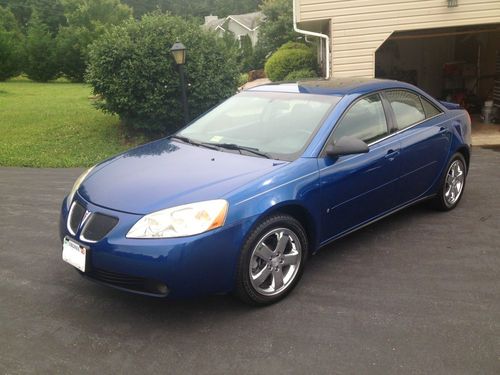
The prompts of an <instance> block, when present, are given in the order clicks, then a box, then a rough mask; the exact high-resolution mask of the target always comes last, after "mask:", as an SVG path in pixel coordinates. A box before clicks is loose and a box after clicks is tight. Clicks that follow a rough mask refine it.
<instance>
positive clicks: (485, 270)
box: [0, 149, 500, 374]
mask: <svg viewBox="0 0 500 375" xmlns="http://www.w3.org/2000/svg"><path fill="white" fill-rule="evenodd" d="M79 173H80V170H77V169H21V168H0V374H3V373H7V374H17V373H23V374H24V373H50V374H57V373H64V374H68V373H93V374H96V373H99V374H103V373H137V374H139V373H141V374H142V373H186V374H190V373H201V374H203V373H233V374H235V373H237V374H246V373H248V374H250V373H252V374H273V373H275V374H276V373H296V374H304V373H309V374H313V373H314V374H315V373H324V374H327V373H328V374H331V373H338V374H366V373H370V374H388V373H398V374H401V373H412V374H413V373H415V374H419V373H421V374H473V373H477V374H499V373H500V199H499V192H500V152H498V151H495V150H486V149H475V150H474V154H473V161H472V166H471V170H470V173H469V179H468V185H467V186H466V191H465V196H464V198H463V200H462V202H461V203H460V205H459V207H458V208H457V209H456V210H454V211H453V212H450V213H437V212H434V211H432V210H429V209H428V208H426V207H425V206H422V205H420V206H416V207H413V208H409V209H407V210H404V211H402V212H400V213H398V214H396V215H394V216H392V217H390V218H387V219H385V220H383V221H381V222H378V223H376V224H374V225H372V226H370V227H367V228H365V229H363V230H361V231H359V232H357V233H355V234H352V235H350V236H349V237H346V238H344V239H342V240H340V241H337V242H336V243H334V244H333V245H331V246H329V247H328V248H325V249H324V250H322V251H321V252H320V253H319V254H318V255H316V256H315V257H313V258H312V259H311V260H310V262H309V264H308V267H307V269H306V273H305V275H304V278H303V279H302V282H301V285H299V287H298V288H297V289H296V290H295V292H294V293H292V294H291V295H290V296H289V298H287V299H286V300H284V301H283V302H281V303H279V304H276V305H274V306H270V307H267V308H262V309H255V308H250V307H247V306H245V305H242V304H240V303H239V302H238V301H237V300H234V299H232V298H231V297H228V296H212V297H207V298H203V299H198V300H190V301H164V300H158V299H152V298H146V297H141V296H135V295H130V294H125V293H122V292H119V291H115V290H112V289H109V288H105V287H102V286H100V285H97V284H94V283H91V282H88V281H86V280H84V279H83V278H81V277H80V276H79V275H78V274H77V273H76V272H75V271H74V270H73V269H72V268H71V266H69V265H67V264H65V263H63V262H62V260H61V259H60V258H61V249H60V246H61V245H60V243H59V239H58V237H57V220H58V211H59V205H60V202H61V200H62V199H63V196H64V195H65V194H66V193H67V191H68V190H69V189H70V187H71V184H72V182H73V180H74V179H75V178H76V177H77V176H78V174H79Z"/></svg>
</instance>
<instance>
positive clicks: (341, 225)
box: [318, 94, 400, 241]
mask: <svg viewBox="0 0 500 375" xmlns="http://www.w3.org/2000/svg"><path fill="white" fill-rule="evenodd" d="M385 106H386V105H384V103H383V101H382V97H381V96H380V95H379V94H371V95H367V96H364V97H362V98H360V99H358V100H357V101H356V102H355V103H354V104H353V105H351V107H350V108H349V109H347V110H346V112H345V113H344V115H343V116H342V118H341V119H340V121H339V123H338V124H337V125H336V126H335V129H334V131H333V133H332V135H331V136H330V139H329V140H328V142H327V144H331V143H335V141H336V140H338V139H340V138H341V137H342V136H353V137H356V138H358V139H361V140H362V141H364V142H366V143H367V144H369V146H370V147H369V148H370V150H369V152H368V153H366V154H357V155H345V156H340V157H336V158H332V157H329V156H326V155H321V156H320V158H319V159H318V163H319V169H320V181H321V206H322V212H323V214H322V217H323V222H322V224H323V225H322V241H326V240H328V239H330V238H332V237H335V236H337V235H339V234H342V233H343V232H346V231H348V230H350V229H352V228H354V227H356V226H359V225H361V224H363V223H365V222H367V221H370V220H372V219H373V218H375V217H376V216H378V215H380V214H382V213H384V212H386V211H388V210H390V209H391V208H392V207H394V205H395V204H396V201H397V199H396V197H395V193H396V183H397V179H398V177H399V148H400V146H399V141H398V140H397V139H396V137H389V127H388V122H387V118H386V114H385V110H384V107H385Z"/></svg>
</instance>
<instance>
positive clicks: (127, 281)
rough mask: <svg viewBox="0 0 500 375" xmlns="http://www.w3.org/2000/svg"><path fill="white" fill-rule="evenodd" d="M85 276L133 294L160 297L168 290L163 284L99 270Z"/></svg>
mask: <svg viewBox="0 0 500 375" xmlns="http://www.w3.org/2000/svg"><path fill="white" fill-rule="evenodd" d="M85 275H86V276H88V277H90V278H92V279H95V280H98V281H101V282H103V283H106V284H110V285H112V286H116V287H119V288H124V289H127V290H131V291H135V292H140V293H147V294H153V295H157V296H160V297H164V296H166V295H167V294H168V288H167V286H166V285H165V284H164V283H162V282H159V281H156V280H152V279H147V278H144V277H137V276H130V275H125V274H122V273H117V272H110V271H105V270H102V269H99V268H93V269H92V270H91V271H90V272H88V273H86V274H85Z"/></svg>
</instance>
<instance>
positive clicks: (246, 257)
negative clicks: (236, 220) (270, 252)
mask: <svg viewBox="0 0 500 375" xmlns="http://www.w3.org/2000/svg"><path fill="white" fill-rule="evenodd" d="M276 228H287V229H289V230H291V231H293V232H294V233H295V234H296V235H297V237H298V239H299V241H300V245H301V247H302V254H301V262H300V265H299V270H298V271H297V274H296V275H295V279H294V280H293V281H292V284H290V286H288V288H286V289H285V290H284V291H283V292H281V293H279V294H277V295H275V296H265V295H262V294H260V293H259V292H257V291H256V290H255V289H254V287H253V285H252V283H251V281H250V274H249V272H248V270H249V265H250V260H251V255H252V251H253V249H254V247H255V246H256V245H257V242H258V241H259V240H260V239H261V238H262V236H263V235H265V234H266V233H267V232H269V231H271V230H273V229H276ZM308 252H309V242H308V239H307V234H306V232H305V230H304V228H303V226H302V225H301V224H300V223H299V222H298V221H297V220H296V219H295V218H293V217H292V216H289V215H284V214H276V215H273V216H269V217H267V218H266V219H264V220H262V221H260V222H259V224H257V226H256V227H255V228H254V229H253V230H252V231H251V232H250V234H249V236H248V238H247V239H246V241H245V243H244V245H243V247H242V249H241V253H240V259H239V263H238V270H237V276H236V289H235V292H236V295H237V296H238V297H239V298H240V299H242V300H243V301H244V302H246V303H249V304H251V305H257V306H264V305H269V304H272V303H275V302H278V301H279V300H281V299H283V298H285V297H286V296H287V295H288V294H289V293H290V292H291V291H292V290H293V289H294V288H295V286H296V285H297V283H298V282H299V280H300V278H301V277H302V274H303V271H304V266H305V262H306V260H307V256H308Z"/></svg>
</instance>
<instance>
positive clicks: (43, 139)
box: [0, 78, 135, 167]
mask: <svg viewBox="0 0 500 375" xmlns="http://www.w3.org/2000/svg"><path fill="white" fill-rule="evenodd" d="M90 95H91V90H90V87H89V86H87V85H84V84H75V83H68V82H63V81H56V82H52V83H35V82H31V81H29V80H27V79H22V78H18V79H14V80H11V81H8V82H0V165H3V166H24V167H83V166H90V165H93V164H95V163H97V162H98V161H101V160H103V159H105V158H107V157H109V156H111V155H114V154H116V153H119V152H121V151H123V150H126V149H127V148H130V147H132V146H134V145H135V144H134V142H130V141H128V142H126V141H125V137H124V135H123V133H122V131H121V129H120V127H119V120H118V118H117V117H116V116H111V115H107V114H104V113H103V112H101V111H98V110H97V109H95V108H94V107H93V105H92V100H90V99H89V96H90Z"/></svg>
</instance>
